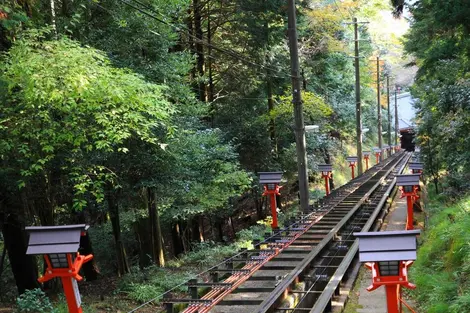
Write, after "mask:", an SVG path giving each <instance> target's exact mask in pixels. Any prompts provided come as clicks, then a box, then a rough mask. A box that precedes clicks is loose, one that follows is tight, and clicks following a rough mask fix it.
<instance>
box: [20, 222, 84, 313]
mask: <svg viewBox="0 0 470 313" xmlns="http://www.w3.org/2000/svg"><path fill="white" fill-rule="evenodd" d="M87 229H88V226H86V225H85V224H80V225H67V226H44V227H26V231H28V232H29V234H30V237H29V244H28V250H27V251H26V254H32V255H34V254H42V255H44V260H45V262H46V265H47V268H46V273H45V274H44V276H42V277H40V278H39V279H38V281H39V282H41V283H43V282H46V281H49V280H51V279H53V278H55V277H60V279H61V280H62V286H63V287H64V293H65V298H66V300H67V306H68V309H69V312H70V313H82V312H83V310H82V306H81V298H80V292H79V290H78V285H77V281H81V280H82V279H83V277H82V276H80V275H79V274H78V273H79V272H80V269H81V268H82V265H83V264H84V263H86V262H89V261H91V259H93V255H91V254H90V255H86V256H82V255H80V253H78V252H77V251H78V248H79V246H80V236H81V235H84V234H85V231H86V230H87Z"/></svg>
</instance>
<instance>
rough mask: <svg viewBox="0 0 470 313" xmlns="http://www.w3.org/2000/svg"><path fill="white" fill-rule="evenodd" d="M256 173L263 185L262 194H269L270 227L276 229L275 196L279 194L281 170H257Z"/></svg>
mask: <svg viewBox="0 0 470 313" xmlns="http://www.w3.org/2000/svg"><path fill="white" fill-rule="evenodd" d="M258 174H259V183H260V184H263V185H264V193H263V196H266V195H269V196H270V198H271V214H272V217H273V222H272V224H271V227H272V228H273V229H276V228H278V223H277V210H276V208H277V205H276V196H277V195H280V194H281V193H280V192H279V190H280V187H279V184H280V183H281V179H282V172H259V173H258Z"/></svg>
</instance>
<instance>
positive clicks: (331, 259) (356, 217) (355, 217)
mask: <svg viewBox="0 0 470 313" xmlns="http://www.w3.org/2000/svg"><path fill="white" fill-rule="evenodd" d="M403 161H406V158H403V159H400V160H398V162H396V164H394V165H392V166H393V167H395V168H397V167H399V165H400V163H401V162H403ZM391 174H392V175H394V171H393V169H392V172H390V173H389V175H391ZM385 180H388V178H385ZM379 181H380V179H379ZM392 181H393V179H392ZM384 189H385V190H386V188H385V185H383V186H382V187H381V188H380V189H379V190H376V191H377V192H374V194H375V197H374V198H373V200H372V201H371V202H373V201H374V200H377V199H378V198H379V197H380V198H381V197H383V194H381V191H383V190H384ZM360 213H361V215H355V216H354V218H353V223H351V224H348V225H347V226H346V227H349V228H351V227H354V226H360V224H363V222H359V221H358V222H354V221H356V220H360V219H361V218H363V217H364V215H365V214H366V213H368V212H365V210H363V208H362V209H361V211H360ZM369 214H370V213H369ZM369 217H370V216H369ZM353 232H354V230H353V231H351V232H349V233H348V234H347V235H346V238H344V239H343V235H342V236H341V237H342V238H341V240H339V242H342V241H345V242H346V241H347V240H349V239H350V238H351V237H352V236H353ZM351 246H352V245H351ZM348 248H349V246H348ZM340 251H341V250H340V249H337V250H336V251H335V253H334V254H333V255H328V257H329V260H328V263H327V264H320V265H318V267H319V268H323V270H322V271H321V273H320V274H317V272H316V271H314V274H315V275H316V276H317V277H316V280H315V281H313V282H312V283H311V286H310V287H309V288H308V290H307V291H304V292H305V295H304V296H303V297H302V298H301V299H300V301H299V302H298V303H297V305H296V307H295V308H292V312H293V313H295V312H298V309H301V308H300V307H299V306H300V305H301V304H302V303H303V301H304V300H306V299H307V295H308V294H309V292H310V291H312V289H313V288H314V287H316V284H317V283H318V282H319V281H320V279H321V278H322V275H325V273H327V271H328V266H331V264H332V263H333V261H334V259H335V257H338V256H339V253H340ZM343 257H344V256H343ZM338 267H339V265H338ZM327 275H328V274H327ZM329 276H331V275H329ZM323 289H324V288H323Z"/></svg>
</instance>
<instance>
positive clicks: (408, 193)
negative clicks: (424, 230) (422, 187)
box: [397, 174, 420, 230]
mask: <svg viewBox="0 0 470 313" xmlns="http://www.w3.org/2000/svg"><path fill="white" fill-rule="evenodd" d="M419 178H420V174H408V175H397V185H398V186H400V191H401V196H400V198H404V197H406V205H407V218H406V229H407V230H411V229H413V228H414V227H413V204H414V202H415V201H416V200H417V199H419V195H418V189H419Z"/></svg>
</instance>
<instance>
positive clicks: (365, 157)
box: [362, 151, 370, 171]
mask: <svg viewBox="0 0 470 313" xmlns="http://www.w3.org/2000/svg"><path fill="white" fill-rule="evenodd" d="M362 155H363V156H364V160H365V161H366V171H367V170H368V169H369V159H370V151H364V152H362Z"/></svg>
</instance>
